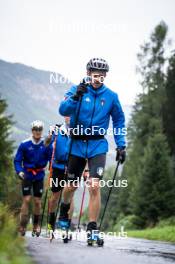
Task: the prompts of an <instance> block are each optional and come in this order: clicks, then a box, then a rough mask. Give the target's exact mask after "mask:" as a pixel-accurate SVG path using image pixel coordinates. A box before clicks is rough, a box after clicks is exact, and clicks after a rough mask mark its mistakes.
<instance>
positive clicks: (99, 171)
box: [97, 167, 104, 176]
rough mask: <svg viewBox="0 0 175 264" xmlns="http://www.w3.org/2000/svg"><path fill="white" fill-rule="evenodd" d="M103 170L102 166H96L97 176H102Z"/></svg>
mask: <svg viewBox="0 0 175 264" xmlns="http://www.w3.org/2000/svg"><path fill="white" fill-rule="evenodd" d="M103 171H104V169H103V167H98V168H97V174H98V175H99V176H102V175H103Z"/></svg>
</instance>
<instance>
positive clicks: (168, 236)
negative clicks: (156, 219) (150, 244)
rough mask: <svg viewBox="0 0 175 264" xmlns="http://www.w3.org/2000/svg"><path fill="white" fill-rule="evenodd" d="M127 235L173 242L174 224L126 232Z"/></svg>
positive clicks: (174, 238)
mask: <svg viewBox="0 0 175 264" xmlns="http://www.w3.org/2000/svg"><path fill="white" fill-rule="evenodd" d="M127 234H128V237H136V238H145V239H151V240H160V241H167V242H174V243H175V226H164V227H159V226H158V227H154V228H147V229H144V230H132V231H128V232H127Z"/></svg>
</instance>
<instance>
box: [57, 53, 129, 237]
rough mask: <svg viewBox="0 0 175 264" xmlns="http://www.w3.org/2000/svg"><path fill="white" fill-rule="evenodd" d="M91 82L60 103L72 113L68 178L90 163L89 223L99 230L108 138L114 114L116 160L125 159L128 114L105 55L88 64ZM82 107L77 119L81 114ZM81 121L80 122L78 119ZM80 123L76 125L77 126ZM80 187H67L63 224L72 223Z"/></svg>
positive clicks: (90, 227)
mask: <svg viewBox="0 0 175 264" xmlns="http://www.w3.org/2000/svg"><path fill="white" fill-rule="evenodd" d="M86 68H87V75H88V76H89V77H90V83H89V84H88V85H85V84H84V83H81V84H80V85H78V86H77V85H74V86H72V87H71V88H70V90H69V91H68V92H67V93H66V94H65V98H64V100H63V101H62V102H61V104H60V106H59V113H60V114H61V115H66V116H70V128H72V131H71V141H72V144H71V149H70V156H69V161H68V180H70V181H74V180H77V179H80V177H81V174H82V172H83V170H84V167H85V165H86V162H88V167H89V174H90V175H89V177H90V178H89V181H90V187H89V223H88V226H87V231H88V232H89V231H90V232H92V230H97V229H98V227H97V220H98V216H99V212H100V204H101V199H100V186H99V181H100V179H102V177H103V172H104V168H105V162H106V153H107V152H108V142H107V140H106V138H105V135H106V133H107V132H108V128H109V121H110V117H112V123H113V131H112V132H113V135H114V140H115V143H116V147H117V148H116V160H119V159H120V160H121V163H123V162H124V161H125V154H126V152H125V146H126V144H125V134H126V129H125V117H124V113H123V110H122V107H121V104H120V102H119V99H118V95H117V93H115V92H114V91H112V90H110V89H109V88H108V87H107V86H106V85H105V84H104V79H105V77H106V73H107V72H108V71H109V66H108V63H107V62H106V61H105V60H103V59H101V58H93V59H91V60H90V61H89V62H88V64H87V67H86ZM79 107H80V111H79V114H78V121H77V113H78V109H79ZM76 121H77V122H76ZM75 123H76V124H75ZM75 126H76V127H75ZM75 190H76V187H74V186H73V185H72V186H67V187H66V188H65V190H64V201H63V203H62V204H61V210H60V216H59V219H60V226H61V225H62V224H63V225H65V222H67V223H68V210H69V207H70V199H71V197H72V195H73V193H74V191H75Z"/></svg>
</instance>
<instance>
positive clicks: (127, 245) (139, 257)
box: [26, 233, 175, 264]
mask: <svg viewBox="0 0 175 264" xmlns="http://www.w3.org/2000/svg"><path fill="white" fill-rule="evenodd" d="M26 241H27V250H28V252H29V255H30V256H32V258H33V260H34V261H35V263H37V264H63V263H64V264H68V263H69V264H70V263H73V264H80V263H81V264H104V263H105V264H106V263H107V264H114V263H115V264H116V263H120V264H146V263H147V264H169V263H175V244H170V243H165V242H157V241H150V240H144V239H133V238H116V237H112V238H111V237H110V238H105V245H104V247H102V248H99V247H96V246H93V247H88V246H87V244H86V241H85V239H78V240H72V241H70V242H69V243H68V244H64V243H63V242H62V240H61V239H55V240H53V241H52V243H50V241H49V239H48V238H45V237H39V238H32V237H31V234H30V233H28V234H27V237H26Z"/></svg>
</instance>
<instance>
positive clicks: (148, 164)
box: [134, 134, 175, 226]
mask: <svg viewBox="0 0 175 264" xmlns="http://www.w3.org/2000/svg"><path fill="white" fill-rule="evenodd" d="M141 164H142V166H141V170H140V174H141V175H140V177H138V181H139V182H138V185H137V188H138V189H137V191H136V193H135V195H136V204H135V210H134V213H135V214H136V215H137V216H139V217H140V219H141V221H140V223H142V224H144V225H145V226H154V225H155V224H156V223H157V222H158V220H159V219H160V218H166V217H169V216H171V215H175V202H174V201H175V191H174V190H175V189H174V183H175V182H174V178H173V170H172V162H171V158H170V155H169V149H168V144H167V142H166V137H165V136H164V135H163V134H156V135H154V136H153V137H150V138H149V140H148V144H147V146H146V148H145V149H144V156H143V158H142V161H141Z"/></svg>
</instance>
